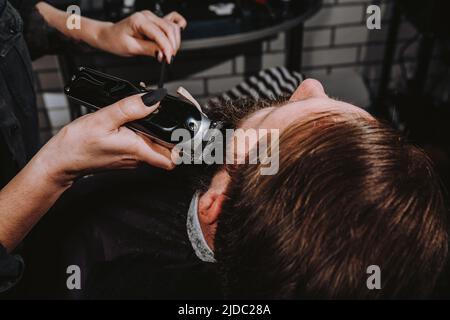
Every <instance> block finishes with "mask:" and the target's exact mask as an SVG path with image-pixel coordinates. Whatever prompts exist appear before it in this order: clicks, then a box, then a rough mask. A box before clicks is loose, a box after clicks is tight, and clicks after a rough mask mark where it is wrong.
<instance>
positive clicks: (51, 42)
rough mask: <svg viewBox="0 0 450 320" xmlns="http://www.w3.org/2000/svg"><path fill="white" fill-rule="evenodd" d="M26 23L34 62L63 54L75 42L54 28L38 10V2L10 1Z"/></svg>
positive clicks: (27, 40)
mask: <svg viewBox="0 0 450 320" xmlns="http://www.w3.org/2000/svg"><path fill="white" fill-rule="evenodd" d="M9 2H10V3H11V4H12V5H13V6H14V7H15V8H16V10H17V11H18V12H19V13H20V16H21V17H22V20H23V22H24V30H23V35H24V38H25V41H26V43H27V45H28V50H29V51H30V56H31V59H32V60H35V59H37V58H40V57H42V56H44V55H46V54H59V53H62V52H63V50H64V48H66V47H67V46H69V45H73V44H75V41H73V40H71V39H69V38H67V37H66V36H65V35H64V34H62V33H61V32H59V31H58V30H56V29H55V28H52V27H50V26H49V25H48V23H47V22H46V21H45V20H44V18H43V17H42V16H41V14H40V13H39V11H38V10H37V9H36V3H37V2H38V0H10V1H9Z"/></svg>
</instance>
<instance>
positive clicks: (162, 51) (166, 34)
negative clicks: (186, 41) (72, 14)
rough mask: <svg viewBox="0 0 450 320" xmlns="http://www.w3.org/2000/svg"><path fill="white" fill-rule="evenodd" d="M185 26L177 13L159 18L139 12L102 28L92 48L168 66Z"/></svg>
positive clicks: (149, 13)
mask: <svg viewBox="0 0 450 320" xmlns="http://www.w3.org/2000/svg"><path fill="white" fill-rule="evenodd" d="M186 25H187V22H186V20H185V19H184V18H183V17H182V16H181V15H180V14H178V13H177V12H172V13H170V14H168V15H167V16H165V17H164V18H160V17H158V16H156V15H155V14H154V13H152V12H151V11H148V10H146V11H140V12H136V13H134V14H133V15H131V16H130V17H128V18H126V19H124V20H122V21H120V22H118V23H115V24H113V23H107V24H103V25H102V27H101V29H100V32H99V35H98V37H97V41H96V43H95V44H94V46H96V47H97V48H100V49H103V50H106V51H108V52H111V53H114V54H117V55H121V56H134V55H146V56H153V57H156V58H157V59H158V60H159V61H162V59H163V58H165V59H166V60H167V62H168V63H170V62H171V59H172V56H175V55H176V53H177V51H178V49H180V43H181V33H180V32H181V30H182V29H184V28H185V27H186Z"/></svg>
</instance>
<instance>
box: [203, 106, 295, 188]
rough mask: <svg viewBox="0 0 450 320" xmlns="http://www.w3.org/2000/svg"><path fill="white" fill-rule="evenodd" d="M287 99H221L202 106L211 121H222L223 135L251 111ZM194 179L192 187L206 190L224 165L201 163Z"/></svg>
mask: <svg viewBox="0 0 450 320" xmlns="http://www.w3.org/2000/svg"><path fill="white" fill-rule="evenodd" d="M286 100H287V99H285V98H283V99H279V100H263V99H261V100H254V99H239V100H234V101H231V100H228V101H223V102H221V103H220V104H219V103H216V104H213V103H209V104H208V106H207V107H206V108H204V112H205V114H206V115H207V116H208V118H209V119H210V120H211V121H213V122H220V123H222V129H221V130H222V134H223V136H225V130H226V129H237V128H239V127H240V124H241V122H242V120H243V119H245V118H246V117H248V116H249V115H251V114H252V113H254V112H256V111H258V110H261V109H264V108H268V107H272V106H274V105H280V104H283V102H285V101H286ZM199 167H200V168H198V169H197V170H198V171H197V172H196V174H195V177H196V179H195V180H194V188H195V189H196V190H198V191H200V192H201V193H203V192H206V191H207V190H208V188H209V186H210V183H211V180H212V178H213V177H214V175H215V174H216V173H217V172H219V171H220V170H222V169H223V167H224V165H222V164H217V165H216V164H214V165H209V166H207V165H203V166H199Z"/></svg>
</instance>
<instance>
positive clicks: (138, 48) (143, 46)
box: [132, 38, 160, 59]
mask: <svg viewBox="0 0 450 320" xmlns="http://www.w3.org/2000/svg"><path fill="white" fill-rule="evenodd" d="M133 41H134V45H133V49H132V52H133V53H134V54H138V55H142V56H150V57H155V58H157V59H158V57H157V55H158V53H159V52H160V49H159V47H158V45H157V44H156V43H155V42H152V41H148V40H142V39H137V38H135V39H134V40H133Z"/></svg>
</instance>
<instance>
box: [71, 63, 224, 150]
mask: <svg viewBox="0 0 450 320" xmlns="http://www.w3.org/2000/svg"><path fill="white" fill-rule="evenodd" d="M64 91H65V94H66V95H67V96H68V97H69V98H71V99H73V100H75V101H77V102H79V103H80V104H81V105H83V106H85V107H87V108H89V109H91V110H92V111H95V110H98V109H101V108H103V107H106V106H109V105H111V104H113V103H115V102H117V101H119V100H122V99H124V98H126V97H129V96H131V95H135V94H139V93H151V92H153V90H146V89H144V88H140V87H137V86H134V85H133V84H131V83H130V82H128V81H126V80H122V79H120V78H116V77H113V76H110V75H108V74H104V73H102V72H99V71H96V70H92V69H89V68H84V67H81V68H79V69H78V71H77V72H76V73H75V75H74V76H73V77H72V79H71V81H70V83H69V84H68V85H67V86H66V87H65V90H64ZM214 126H215V124H212V123H211V121H210V120H209V119H208V117H207V116H206V115H205V114H204V113H203V112H201V110H199V109H198V108H197V107H196V106H195V105H194V104H193V103H191V102H190V101H188V100H187V99H186V98H184V99H180V98H178V97H175V96H172V95H169V94H167V95H165V97H164V98H163V99H162V100H161V101H160V106H159V108H158V109H157V110H156V111H154V112H153V113H152V114H150V115H149V116H148V117H146V118H144V119H141V120H137V121H133V122H130V123H129V124H127V127H129V128H130V129H132V130H135V131H137V132H140V133H142V134H144V135H145V136H147V137H149V138H150V139H152V140H154V141H156V142H157V143H159V144H161V145H163V146H166V147H169V148H172V147H173V146H175V145H176V144H178V142H179V141H172V139H171V138H172V133H173V132H174V131H175V130H177V129H186V130H187V131H188V132H189V133H190V135H191V139H197V138H201V139H203V138H204V137H205V136H206V133H207V131H208V129H210V127H214Z"/></svg>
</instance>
